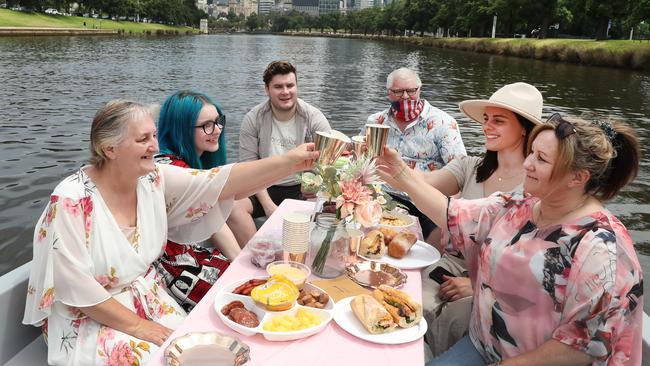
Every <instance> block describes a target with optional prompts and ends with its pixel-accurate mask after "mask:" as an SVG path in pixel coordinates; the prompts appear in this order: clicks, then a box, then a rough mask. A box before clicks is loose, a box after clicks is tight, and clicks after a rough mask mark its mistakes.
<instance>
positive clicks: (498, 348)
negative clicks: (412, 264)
mask: <svg viewBox="0 0 650 366" xmlns="http://www.w3.org/2000/svg"><path fill="white" fill-rule="evenodd" d="M485 110H486V113H485V114H486V115H488V114H490V113H491V112H489V107H486V108H485ZM489 119H490V118H489V117H488V123H487V124H488V125H489ZM489 128H490V127H487V128H486V131H487V135H488V138H489V140H498V139H500V138H503V137H502V136H501V137H500V136H498V135H497V132H496V131H490V130H489ZM529 139H530V141H529V143H528V145H527V156H526V159H525V160H524V163H523V169H524V170H525V177H524V182H523V189H524V192H525V194H522V193H521V192H506V193H503V192H496V193H494V194H492V195H490V196H488V197H485V198H482V199H472V200H467V199H462V198H461V199H456V198H452V197H449V196H446V195H445V194H443V193H442V192H440V191H439V190H437V189H436V188H435V187H432V186H430V185H429V184H427V182H425V181H424V180H423V179H422V176H421V175H420V174H416V173H414V172H412V171H411V169H409V168H408V164H406V162H404V160H402V159H401V157H400V156H399V153H398V152H397V151H396V150H394V149H390V148H384V154H383V155H382V156H381V157H380V158H379V160H378V163H379V164H378V166H379V170H378V174H379V176H380V177H381V178H382V179H383V180H384V181H385V182H386V183H387V184H390V185H391V186H392V187H394V188H395V189H399V190H401V191H403V192H405V193H407V194H408V195H409V197H410V198H411V199H412V200H413V202H414V203H415V205H416V206H417V208H418V209H419V210H420V211H421V212H423V213H424V214H425V215H427V217H428V218H430V219H431V221H433V222H434V223H435V224H436V225H438V227H443V228H447V230H448V235H449V239H450V243H451V245H452V246H453V248H455V249H456V250H461V251H462V253H463V255H464V257H465V261H466V262H467V267H468V268H469V274H470V279H471V284H472V287H473V288H474V295H473V297H472V301H473V302H472V310H471V320H470V326H469V334H468V335H466V336H464V337H463V338H461V339H460V340H459V341H458V342H457V343H456V344H455V345H453V346H452V347H451V348H450V349H449V350H447V351H446V352H444V353H443V354H442V355H440V356H439V357H437V358H436V359H434V360H431V361H430V362H429V363H427V366H442V365H444V366H450V365H459V366H460V365H462V366H474V365H481V366H483V365H486V364H488V365H490V366H499V365H500V366H511V365H626V366H632V365H635V366H636V365H640V364H641V358H642V346H641V343H642V342H641V341H642V335H641V334H642V331H643V329H642V324H643V272H642V269H641V265H640V264H639V260H638V258H637V255H636V251H635V249H634V242H633V241H632V238H631V237H630V233H629V232H628V230H627V229H626V228H625V226H624V225H623V224H622V223H621V222H620V220H619V219H618V218H616V217H615V216H614V215H613V214H612V213H611V212H610V211H609V210H607V209H606V208H605V207H604V206H603V205H604V202H605V201H607V200H610V199H612V198H613V197H615V196H616V195H617V194H618V192H620V190H621V189H623V188H624V187H625V186H626V185H627V184H629V183H630V182H631V181H632V180H633V179H634V178H635V177H636V175H637V172H638V171H639V162H640V160H641V150H640V147H639V140H638V138H637V137H636V133H635V130H634V128H632V127H631V126H629V125H627V124H625V123H623V122H620V121H611V120H598V119H592V120H585V119H579V118H571V117H562V116H561V115H559V114H557V113H556V114H554V115H552V116H551V117H550V118H549V119H548V120H546V121H545V122H544V123H542V124H539V125H537V126H535V128H534V129H533V131H532V132H531V133H530V137H529ZM494 142H496V141H491V142H488V146H490V145H491V144H493V143H494ZM495 145H496V144H495ZM501 155H502V154H501V151H499V154H498V161H499V167H498V168H497V169H496V170H495V171H496V172H498V171H499V170H498V169H499V168H501V167H502V164H501V163H502V162H503V161H502V160H501ZM494 176H495V173H492V174H491V177H494ZM502 181H503V178H502ZM484 186H485V185H484ZM453 298H454V297H453V296H452V300H453ZM437 336H443V335H442V334H437Z"/></svg>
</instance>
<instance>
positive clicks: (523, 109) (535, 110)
mask: <svg viewBox="0 0 650 366" xmlns="http://www.w3.org/2000/svg"><path fill="white" fill-rule="evenodd" d="M542 104H543V99H542V93H540V92H539V90H537V88H535V87H534V86H532V85H530V84H527V83H521V82H520V83H514V84H508V85H505V86H503V87H501V89H499V90H497V91H496V92H494V94H492V96H491V97H490V99H488V100H485V99H472V100H465V101H462V102H460V103H459V104H458V107H459V108H460V111H461V112H463V113H465V115H466V116H467V117H469V118H471V119H473V120H474V121H476V122H479V123H482V122H483V113H484V111H485V107H498V108H504V109H507V110H509V111H511V112H514V113H517V114H519V115H520V116H522V117H524V118H525V119H527V120H529V121H530V122H532V123H533V124H535V125H538V124H541V123H542Z"/></svg>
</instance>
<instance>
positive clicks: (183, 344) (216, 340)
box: [165, 332, 251, 366]
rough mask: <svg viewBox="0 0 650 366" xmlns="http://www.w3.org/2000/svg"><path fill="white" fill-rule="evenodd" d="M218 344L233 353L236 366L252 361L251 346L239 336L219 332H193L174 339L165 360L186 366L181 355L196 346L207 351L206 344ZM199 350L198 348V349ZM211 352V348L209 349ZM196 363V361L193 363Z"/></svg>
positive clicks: (170, 365) (167, 349)
mask: <svg viewBox="0 0 650 366" xmlns="http://www.w3.org/2000/svg"><path fill="white" fill-rule="evenodd" d="M215 345H216V346H217V347H218V348H221V349H223V350H224V351H225V352H226V353H232V356H233V357H234V362H233V365H234V366H244V365H248V363H249V361H250V359H251V358H250V348H249V347H248V346H247V345H246V344H245V343H244V342H242V341H241V340H239V338H237V337H233V336H230V335H227V334H224V333H219V332H204V333H203V332H192V333H187V334H185V335H183V336H180V337H178V338H176V339H174V340H173V341H172V342H171V343H170V344H169V346H167V348H166V349H165V360H166V361H167V365H168V366H184V365H189V363H185V362H183V363H181V361H182V360H181V355H182V354H183V353H184V352H187V351H189V350H192V349H194V348H201V352H204V351H206V349H205V348H206V346H215ZM197 351H198V350H197ZM207 351H208V352H209V350H207ZM193 364H195V363H193Z"/></svg>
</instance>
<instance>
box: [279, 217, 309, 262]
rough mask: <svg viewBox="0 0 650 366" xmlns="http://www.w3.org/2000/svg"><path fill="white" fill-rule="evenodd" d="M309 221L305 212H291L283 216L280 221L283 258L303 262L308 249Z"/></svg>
mask: <svg viewBox="0 0 650 366" xmlns="http://www.w3.org/2000/svg"><path fill="white" fill-rule="evenodd" d="M309 222H310V217H309V215H308V214H306V213H300V212H293V213H290V214H287V215H286V216H285V217H284V220H283V223H282V252H283V259H284V260H289V261H293V262H299V263H305V260H306V259H307V251H308V250H309Z"/></svg>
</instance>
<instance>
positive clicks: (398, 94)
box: [388, 86, 420, 97]
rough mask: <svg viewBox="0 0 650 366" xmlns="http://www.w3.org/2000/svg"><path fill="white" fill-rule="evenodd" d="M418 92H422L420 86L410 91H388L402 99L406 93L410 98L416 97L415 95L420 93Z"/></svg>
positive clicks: (409, 89)
mask: <svg viewBox="0 0 650 366" xmlns="http://www.w3.org/2000/svg"><path fill="white" fill-rule="evenodd" d="M418 90H420V87H419V86H418V87H417V88H408V89H388V91H389V92H390V93H391V94H393V95H395V96H398V97H401V96H402V95H404V92H406V94H408V95H409V97H412V96H414V95H415V93H417V92H418Z"/></svg>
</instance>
